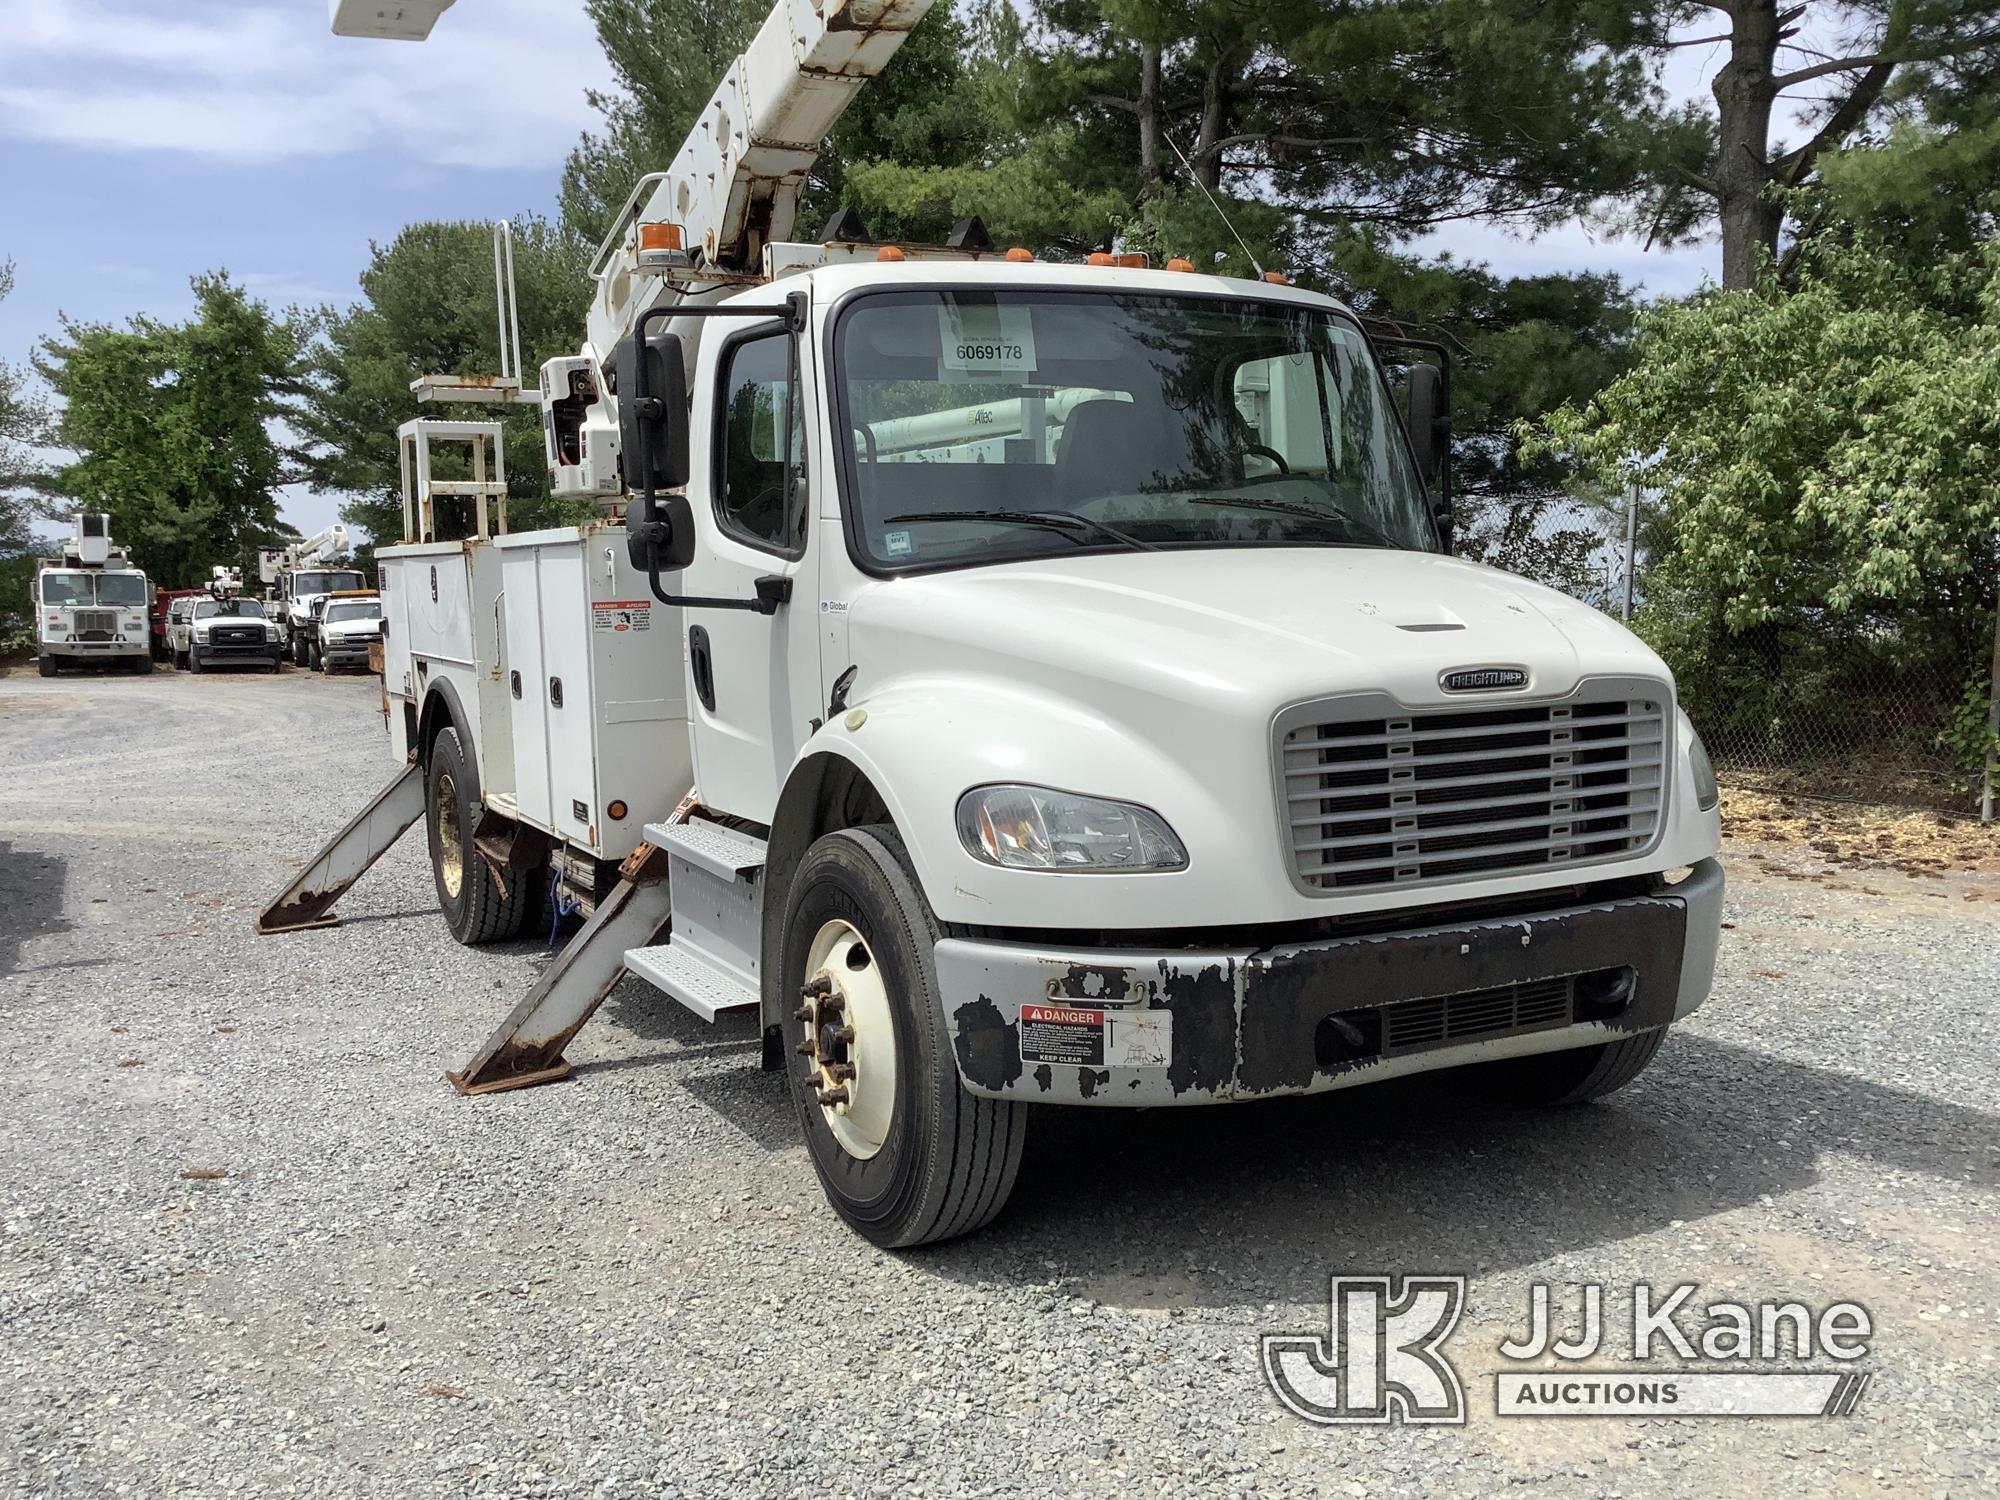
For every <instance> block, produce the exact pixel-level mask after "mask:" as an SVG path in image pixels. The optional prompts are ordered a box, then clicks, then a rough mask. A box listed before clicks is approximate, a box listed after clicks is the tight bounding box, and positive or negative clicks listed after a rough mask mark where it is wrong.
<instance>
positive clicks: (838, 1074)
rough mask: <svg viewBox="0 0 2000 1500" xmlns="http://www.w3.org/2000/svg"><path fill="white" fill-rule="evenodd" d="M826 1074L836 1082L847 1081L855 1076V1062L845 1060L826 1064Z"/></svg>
mask: <svg viewBox="0 0 2000 1500" xmlns="http://www.w3.org/2000/svg"><path fill="white" fill-rule="evenodd" d="M826 1076H827V1077H829V1078H831V1079H832V1080H833V1081H834V1082H835V1083H845V1082H847V1080H848V1079H850V1078H852V1077H853V1076H854V1064H853V1063H843V1062H837V1063H828V1064H827V1065H826Z"/></svg>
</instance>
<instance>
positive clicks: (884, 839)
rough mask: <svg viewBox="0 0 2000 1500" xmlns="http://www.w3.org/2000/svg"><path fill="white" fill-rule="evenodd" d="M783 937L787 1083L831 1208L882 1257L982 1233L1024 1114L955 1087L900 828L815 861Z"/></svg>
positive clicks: (1010, 1186)
mask: <svg viewBox="0 0 2000 1500" xmlns="http://www.w3.org/2000/svg"><path fill="white" fill-rule="evenodd" d="M784 930H785V940H784V951H783V958H782V967H781V969H780V977H781V989H782V993H783V994H784V996H785V1001H786V1011H785V1020H784V1038H785V1059H786V1063H787V1065H788V1066H787V1073H788V1077H789V1079H790V1082H791V1089H792V1102H793V1104H794V1106H795V1108H796V1109H797V1112H798V1117H799V1125H800V1128H801V1129H802V1130H803V1131H804V1133H805V1138H806V1149H807V1152H808V1153H809V1154H810V1155H811V1157H812V1163H813V1169H814V1170H815V1171H816V1172H817V1173H818V1174H819V1180H820V1186H821V1187H822V1188H823V1189H824V1190H825V1192H826V1196H827V1200H828V1201H829V1202H830V1203H832V1205H833V1207H834V1210H835V1211H836V1212H837V1213H839V1215H840V1216H841V1217H842V1218H843V1219H845V1220H846V1221H847V1222H848V1223H849V1224H850V1225H852V1226H853V1227H854V1228H855V1229H856V1230H857V1231H859V1232H860V1233H861V1234H862V1235H863V1236H864V1237H866V1238H867V1239H869V1240H872V1241H873V1242H874V1243H875V1244H877V1245H881V1246H883V1247H885V1248H889V1249H901V1248H906V1247H908V1246H912V1245H926V1244H932V1243H935V1242H936V1241H939V1240H948V1239H952V1238H955V1237H956V1236H958V1235H962V1234H970V1233H971V1232H972V1231H973V1230H976V1229H980V1228H983V1227H984V1226H985V1225H986V1224H988V1223H990V1222H991V1221H992V1220H993V1218H994V1217H995V1216H996V1215H998V1214H999V1212H1000V1210H1001V1209H1002V1208H1003V1207H1004V1206H1005V1205H1006V1202H1007V1198H1008V1195H1009V1194H1011V1193H1012V1192H1013V1190H1014V1180H1015V1177H1016V1175H1017V1174H1018V1173H1019V1171H1020V1165H1021V1153H1022V1146H1023V1140H1024V1136H1025V1131H1026V1124H1027V1113H1026V1110H1025V1109H1024V1108H1023V1107H1022V1106H1021V1105H1018V1104H1013V1103H1009V1102H1006V1101H1003V1100H994V1099H981V1098H977V1097H975V1096H974V1095H972V1094H970V1093H968V1092H966V1090H965V1087H964V1085H963V1084H962V1083H960V1081H959V1076H958V1067H957V1064H956V1062H955V1061H954V1060H953V1056H952V1045H951V1033H950V1030H949V1028H948V1027H947V1026H946V1024H945V1015H944V1001H943V997H942V996H941V995H940V993H939V991H938V982H937V970H936V967H935V963H934V960H933V952H934V950H935V947H936V944H937V940H938V936H939V933H938V925H937V919H936V918H935V917H934V916H932V915H931V910H930V906H929V904H928V903H927V902H926V901H925V900H924V897H923V893H922V891H920V890H919V889H918V888H917V883H916V880H915V878H914V877H913V876H912V875H911V873H910V869H909V864H908V860H907V858H906V857H905V855H904V852H903V843H902V839H901V838H900V837H899V836H898V835H897V833H896V831H895V829H894V828H892V827H889V826H888V825H886V824H885V825H878V826H876V827H872V828H848V829H842V830H841V831H839V832H836V833H830V834H828V835H827V836H826V837H825V838H823V839H820V840H819V841H818V842H817V843H815V844H814V845H813V846H812V847H811V848H810V849H809V850H807V851H806V856H805V859H804V860H803V862H801V864H800V865H799V869H798V873H797V874H796V875H795V876H794V877H793V880H792V885H791V892H790V896H789V898H788V900H787V902H786V911H785V929H784Z"/></svg>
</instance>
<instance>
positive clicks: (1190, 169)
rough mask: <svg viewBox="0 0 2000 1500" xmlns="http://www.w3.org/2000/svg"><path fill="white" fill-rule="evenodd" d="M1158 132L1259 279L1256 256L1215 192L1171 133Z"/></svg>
mask: <svg viewBox="0 0 2000 1500" xmlns="http://www.w3.org/2000/svg"><path fill="white" fill-rule="evenodd" d="M1160 134H1161V136H1162V137H1164V138H1165V140H1166V143H1167V144H1168V145H1169V146H1172V147H1173V148H1174V155H1176V156H1178V157H1179V158H1180V159H1181V165H1182V166H1184V167H1186V168H1187V174H1188V180H1189V181H1191V182H1193V183H1194V185H1195V186H1196V187H1198V188H1200V189H1201V195H1202V197H1204V198H1206V199H1207V200H1208V206H1209V207H1210V208H1212V209H1214V210H1215V216H1216V218H1218V219H1220V220H1222V227H1223V228H1224V229H1226V230H1228V231H1229V237H1230V238H1231V239H1233V240H1235V241H1236V243H1237V244H1238V245H1240V246H1242V249H1243V258H1244V259H1245V260H1247V261H1249V262H1250V269H1251V270H1253V271H1255V272H1256V273H1257V275H1258V278H1259V279H1260V280H1261V279H1262V277H1263V275H1264V268H1263V267H1262V266H1260V265H1258V264H1257V257H1256V256H1254V255H1252V254H1251V253H1250V247H1249V246H1248V245H1245V244H1244V243H1243V236H1242V235H1240V234H1238V233H1237V232H1236V226H1235V225H1234V224H1232V223H1230V222H1229V215H1228V214H1226V213H1224V212H1223V211H1222V205H1221V204H1220V203H1217V202H1216V201H1215V194H1213V193H1211V192H1210V191H1209V190H1208V184H1207V183H1205V182H1203V181H1202V180H1201V179H1200V178H1199V177H1197V176H1196V175H1195V170H1194V163H1193V162H1191V161H1189V160H1188V159H1187V153H1186V152H1185V151H1183V150H1181V148H1180V143H1179V142H1177V141H1176V140H1175V139H1174V138H1173V136H1172V135H1171V134H1169V133H1168V132H1167V131H1164V130H1163V131H1161V132H1160Z"/></svg>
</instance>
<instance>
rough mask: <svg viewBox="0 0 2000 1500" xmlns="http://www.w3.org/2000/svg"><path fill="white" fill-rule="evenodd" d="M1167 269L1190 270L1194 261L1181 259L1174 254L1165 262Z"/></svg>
mask: <svg viewBox="0 0 2000 1500" xmlns="http://www.w3.org/2000/svg"><path fill="white" fill-rule="evenodd" d="M1167 269H1168V270H1169V271H1192V270H1193V269H1194V262H1193V261H1191V260H1182V259H1181V258H1180V257H1179V256H1178V255H1176V256H1175V257H1174V258H1173V259H1172V260H1170V261H1168V262H1167Z"/></svg>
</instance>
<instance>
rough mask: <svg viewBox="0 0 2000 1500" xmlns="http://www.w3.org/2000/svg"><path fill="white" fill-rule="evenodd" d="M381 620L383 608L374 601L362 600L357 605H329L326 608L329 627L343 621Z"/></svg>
mask: <svg viewBox="0 0 2000 1500" xmlns="http://www.w3.org/2000/svg"><path fill="white" fill-rule="evenodd" d="M381 618H382V606H381V605H380V604H378V603H376V602H375V601H374V600H373V599H366V600H362V601H360V602H358V603H355V604H329V605H328V606H327V607H326V623H327V624H329V625H333V624H337V623H338V622H339V621H341V620H379V619H381Z"/></svg>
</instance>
